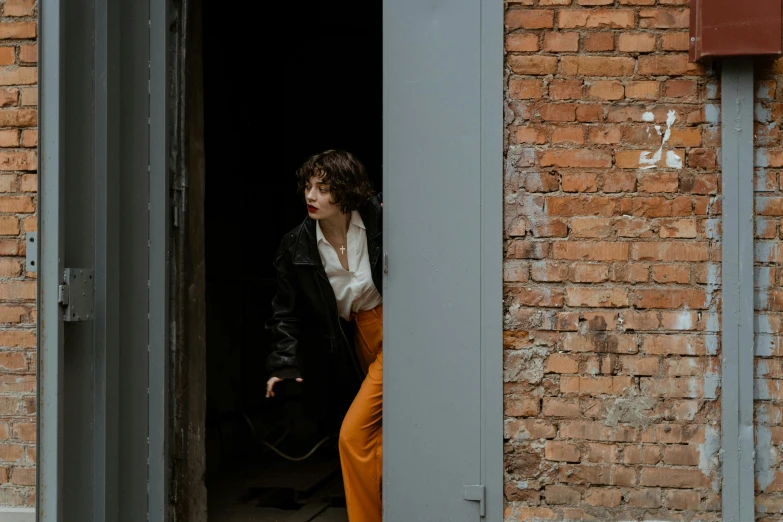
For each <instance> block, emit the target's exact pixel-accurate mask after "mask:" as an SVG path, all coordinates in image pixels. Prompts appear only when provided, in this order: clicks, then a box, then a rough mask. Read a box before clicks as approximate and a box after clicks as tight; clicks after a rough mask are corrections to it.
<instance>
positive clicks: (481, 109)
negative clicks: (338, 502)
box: [383, 0, 503, 522]
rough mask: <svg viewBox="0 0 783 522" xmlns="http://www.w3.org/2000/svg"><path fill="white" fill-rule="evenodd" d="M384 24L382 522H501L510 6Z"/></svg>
mask: <svg viewBox="0 0 783 522" xmlns="http://www.w3.org/2000/svg"><path fill="white" fill-rule="evenodd" d="M383 17H384V20H383V25H384V114H383V117H384V219H385V225H384V226H385V233H384V241H385V245H384V248H385V250H386V252H387V255H388V265H387V267H388V271H387V275H386V281H385V286H384V364H385V368H384V483H383V495H384V520H386V522H413V521H427V522H432V521H473V520H479V519H480V516H481V514H482V512H483V511H485V513H486V519H487V520H493V521H500V520H502V518H503V505H502V503H503V502H502V484H503V480H502V479H503V470H502V375H501V373H502V371H501V366H502V364H501V359H502V325H501V323H502V308H501V299H502V297H501V292H502V274H501V255H502V243H501V237H502V219H501V218H502V206H503V205H502V139H501V136H502V78H503V70H502V60H503V47H502V35H503V25H502V24H503V2H502V1H500V0H447V1H439V2H433V1H426V2H422V1H421V0H395V1H387V2H385V5H384V13H383Z"/></svg>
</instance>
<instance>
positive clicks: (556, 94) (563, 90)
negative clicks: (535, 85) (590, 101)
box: [549, 79, 582, 100]
mask: <svg viewBox="0 0 783 522" xmlns="http://www.w3.org/2000/svg"><path fill="white" fill-rule="evenodd" d="M549 97H550V98H551V99H553V100H574V99H579V98H581V97H582V80H560V79H557V80H552V83H550V84H549Z"/></svg>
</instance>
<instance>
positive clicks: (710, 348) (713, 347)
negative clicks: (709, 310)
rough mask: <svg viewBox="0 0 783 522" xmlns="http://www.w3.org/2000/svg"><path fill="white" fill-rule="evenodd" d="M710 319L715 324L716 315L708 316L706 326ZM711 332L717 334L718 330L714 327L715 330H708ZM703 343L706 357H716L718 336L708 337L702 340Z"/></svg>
mask: <svg viewBox="0 0 783 522" xmlns="http://www.w3.org/2000/svg"><path fill="white" fill-rule="evenodd" d="M710 317H714V318H715V321H716V322H717V319H718V314H710V316H709V317H708V318H707V325H709V324H710ZM710 331H713V332H717V331H718V328H717V325H716V328H715V329H714V330H710ZM704 343H705V345H706V347H707V355H718V336H717V335H708V336H706V337H705V339H704Z"/></svg>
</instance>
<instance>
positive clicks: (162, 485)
mask: <svg viewBox="0 0 783 522" xmlns="http://www.w3.org/2000/svg"><path fill="white" fill-rule="evenodd" d="M169 24H170V16H169V10H168V2H167V1H166V0H151V1H150V102H149V103H150V134H149V154H150V158H149V164H150V174H149V180H150V181H149V187H150V188H149V192H150V194H149V197H150V200H149V201H150V211H149V212H150V217H149V220H150V230H149V240H150V246H149V271H150V273H149V281H150V282H149V318H150V319H149V422H148V425H149V493H148V495H149V498H148V510H149V514H148V520H149V522H164V521H166V520H168V517H167V509H168V505H169V498H168V493H169V487H168V486H169V478H170V477H169V466H168V461H169V453H168V433H169V426H170V423H169V419H170V416H169V408H168V406H169V404H168V402H169V401H168V398H169V396H170V390H169V380H168V375H169V357H168V335H167V332H168V324H169V308H168V306H169V286H168V285H169V274H170V270H169V260H170V259H171V256H170V252H169V249H170V237H169V231H170V221H171V216H170V209H171V199H170V190H169V187H170V186H171V180H170V178H169V168H168V154H169V145H170V140H169V137H170V126H169V121H170V119H171V113H170V106H171V104H169V103H168V100H169V97H170V95H171V93H170V92H169V57H170V56H171V55H172V53H174V52H176V50H175V49H174V48H172V47H171V45H172V43H173V39H172V40H170V39H169V36H168V35H169V33H170V31H169Z"/></svg>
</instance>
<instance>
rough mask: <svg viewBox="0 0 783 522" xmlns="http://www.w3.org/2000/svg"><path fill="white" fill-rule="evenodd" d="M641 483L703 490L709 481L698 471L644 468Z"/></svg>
mask: <svg viewBox="0 0 783 522" xmlns="http://www.w3.org/2000/svg"><path fill="white" fill-rule="evenodd" d="M641 483H642V485H643V486H661V487H666V488H703V487H707V486H708V485H709V479H708V478H707V477H706V476H705V475H704V474H703V473H702V472H701V471H700V470H698V469H664V468H644V469H643V471H642V478H641Z"/></svg>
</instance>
